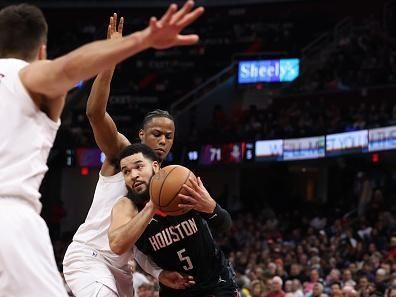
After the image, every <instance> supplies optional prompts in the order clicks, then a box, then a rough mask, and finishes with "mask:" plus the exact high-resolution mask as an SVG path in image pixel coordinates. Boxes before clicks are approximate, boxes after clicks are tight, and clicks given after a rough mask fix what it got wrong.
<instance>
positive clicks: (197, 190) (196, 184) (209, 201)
mask: <svg viewBox="0 0 396 297" xmlns="http://www.w3.org/2000/svg"><path fill="white" fill-rule="evenodd" d="M189 181H190V183H191V185H192V187H190V186H188V185H186V184H184V185H183V189H184V190H185V191H187V193H188V195H184V194H181V193H180V194H179V195H178V196H179V198H181V200H182V201H183V203H182V204H179V207H180V208H183V209H186V210H187V209H188V210H191V209H195V210H196V211H199V212H204V213H213V211H214V209H215V208H216V201H215V200H214V199H213V198H212V196H210V194H209V192H208V190H206V188H205V186H204V185H203V183H202V181H201V178H200V177H198V178H197V179H196V180H195V179H194V178H191V177H190V178H189Z"/></svg>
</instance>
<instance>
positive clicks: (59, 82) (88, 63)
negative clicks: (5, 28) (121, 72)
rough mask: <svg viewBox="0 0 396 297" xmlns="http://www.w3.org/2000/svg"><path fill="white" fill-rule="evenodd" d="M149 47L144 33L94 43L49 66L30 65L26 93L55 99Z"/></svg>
mask: <svg viewBox="0 0 396 297" xmlns="http://www.w3.org/2000/svg"><path fill="white" fill-rule="evenodd" d="M149 47H150V42H149V40H148V37H147V33H145V32H144V31H139V32H136V33H133V34H131V35H128V36H126V37H123V38H119V39H108V40H103V41H95V42H92V43H89V44H87V45H85V46H82V47H80V48H78V49H76V50H74V51H72V52H71V53H69V54H67V55H65V56H62V57H60V58H58V59H55V60H54V61H51V62H49V63H32V64H31V65H29V66H28V67H27V68H28V70H27V73H26V75H25V77H26V80H27V81H28V82H27V84H26V86H27V89H28V90H29V91H32V92H37V93H40V94H44V95H47V97H48V98H49V99H51V98H57V97H58V96H60V95H63V94H65V93H66V92H67V91H68V90H69V89H71V88H73V87H74V86H75V85H76V83H77V82H79V81H80V80H86V79H89V78H91V77H93V76H95V75H96V74H98V73H99V72H101V71H104V70H106V69H108V68H109V67H112V66H113V65H116V64H118V63H119V62H121V61H122V60H124V59H126V58H128V57H130V56H132V55H134V54H136V53H139V52H141V51H143V50H145V49H147V48H149Z"/></svg>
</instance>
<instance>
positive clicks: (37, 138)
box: [0, 59, 60, 212]
mask: <svg viewBox="0 0 396 297" xmlns="http://www.w3.org/2000/svg"><path fill="white" fill-rule="evenodd" d="M27 64H28V63H26V62H25V61H22V60H17V59H0V127H1V128H0V199H2V198H4V197H5V198H18V199H23V200H25V201H27V202H29V203H30V204H31V205H32V206H33V207H34V209H35V210H36V211H37V212H40V211H41V203H40V201H39V199H40V193H39V191H38V190H39V187H40V184H41V181H42V179H43V177H44V174H45V172H46V171H47V170H48V167H47V165H46V163H47V158H48V154H49V151H50V149H51V147H52V145H53V142H54V139H55V136H56V132H57V130H58V128H59V125H60V122H58V123H55V122H53V121H52V120H51V119H49V118H48V117H47V115H46V114H45V113H43V112H42V111H41V110H40V109H39V108H38V107H37V106H36V104H35V103H34V102H33V100H32V99H31V97H30V96H29V94H28V92H27V91H26V89H25V88H24V86H23V84H22V82H21V80H20V78H19V71H20V70H21V69H22V68H23V67H25V66H26V65H27Z"/></svg>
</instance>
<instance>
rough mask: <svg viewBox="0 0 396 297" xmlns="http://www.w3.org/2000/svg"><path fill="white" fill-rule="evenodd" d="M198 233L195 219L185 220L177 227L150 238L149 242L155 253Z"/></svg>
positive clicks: (171, 227)
mask: <svg viewBox="0 0 396 297" xmlns="http://www.w3.org/2000/svg"><path fill="white" fill-rule="evenodd" d="M197 232H198V227H197V224H196V223H195V220H194V218H191V219H188V220H185V221H183V222H181V223H180V224H177V225H176V226H170V227H167V228H165V229H163V230H161V231H160V232H158V233H157V234H155V235H153V236H150V237H149V241H150V244H151V246H152V248H153V250H154V251H158V250H159V249H162V248H164V247H167V246H169V245H171V244H172V243H174V242H178V241H180V240H182V239H184V238H185V237H189V236H192V235H193V234H195V233H197Z"/></svg>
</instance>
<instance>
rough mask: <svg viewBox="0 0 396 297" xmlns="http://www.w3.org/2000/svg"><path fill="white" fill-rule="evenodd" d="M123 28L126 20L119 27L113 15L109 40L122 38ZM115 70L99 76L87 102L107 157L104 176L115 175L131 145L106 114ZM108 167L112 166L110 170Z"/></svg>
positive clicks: (101, 146) (97, 141)
mask: <svg viewBox="0 0 396 297" xmlns="http://www.w3.org/2000/svg"><path fill="white" fill-rule="evenodd" d="M123 27H124V18H122V17H121V18H120V22H119V24H118V26H117V14H113V16H112V17H110V22H109V25H108V27H107V39H119V38H121V37H122V31H123ZM114 70H115V66H112V67H111V68H109V69H106V70H105V71H102V72H100V73H99V74H98V76H97V77H96V78H95V81H94V83H93V85H92V88H91V92H90V94H89V97H88V101H87V111H86V114H87V117H88V120H89V123H90V125H91V127H92V130H93V133H94V137H95V141H96V144H97V145H98V147H99V148H100V150H101V151H102V152H103V153H104V154H105V156H106V162H105V164H104V165H103V166H102V169H101V172H102V174H103V175H112V174H114V172H110V171H113V170H114V169H113V166H112V164H113V163H114V160H115V159H116V158H117V156H118V153H119V152H120V150H121V149H122V148H123V147H125V146H126V145H128V144H129V141H128V139H127V138H126V137H124V136H123V135H122V134H120V133H118V130H117V127H116V124H115V123H114V121H113V119H112V118H111V117H110V115H109V114H108V113H107V112H106V107H107V103H108V100H109V96H110V85H111V80H112V78H113V74H114ZM108 165H110V167H109V168H108ZM107 171H108V172H107Z"/></svg>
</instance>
